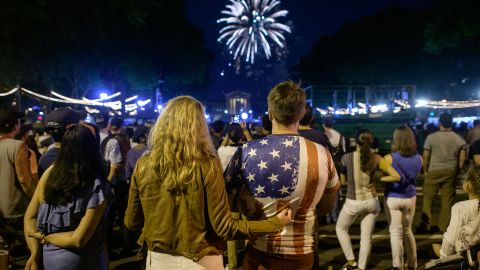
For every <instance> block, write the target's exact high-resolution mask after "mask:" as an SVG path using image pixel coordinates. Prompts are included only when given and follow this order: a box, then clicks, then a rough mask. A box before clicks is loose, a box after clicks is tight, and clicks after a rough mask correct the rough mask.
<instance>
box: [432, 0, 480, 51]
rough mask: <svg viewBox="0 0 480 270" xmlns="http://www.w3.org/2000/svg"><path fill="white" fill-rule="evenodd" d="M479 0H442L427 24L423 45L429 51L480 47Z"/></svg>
mask: <svg viewBox="0 0 480 270" xmlns="http://www.w3.org/2000/svg"><path fill="white" fill-rule="evenodd" d="M479 12H480V1H478V0H462V1H456V0H442V1H441V2H440V5H439V6H438V10H437V12H436V14H435V16H434V18H433V20H432V21H431V22H430V23H429V24H428V25H427V28H426V31H425V36H426V42H425V47H426V49H427V50H428V51H429V52H431V53H440V52H442V51H443V50H445V49H449V48H460V47H467V48H468V47H473V48H476V49H477V50H478V49H480V16H479Z"/></svg>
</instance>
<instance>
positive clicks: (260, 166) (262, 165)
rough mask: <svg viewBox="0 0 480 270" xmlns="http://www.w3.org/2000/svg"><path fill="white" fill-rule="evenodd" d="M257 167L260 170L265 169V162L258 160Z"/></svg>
mask: <svg viewBox="0 0 480 270" xmlns="http://www.w3.org/2000/svg"><path fill="white" fill-rule="evenodd" d="M257 166H258V167H259V168H260V170H262V169H266V168H267V162H265V161H263V160H260V163H258V164H257Z"/></svg>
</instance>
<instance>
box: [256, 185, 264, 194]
mask: <svg viewBox="0 0 480 270" xmlns="http://www.w3.org/2000/svg"><path fill="white" fill-rule="evenodd" d="M255 191H256V192H257V193H258V194H260V193H265V186H262V185H258V187H257V188H255Z"/></svg>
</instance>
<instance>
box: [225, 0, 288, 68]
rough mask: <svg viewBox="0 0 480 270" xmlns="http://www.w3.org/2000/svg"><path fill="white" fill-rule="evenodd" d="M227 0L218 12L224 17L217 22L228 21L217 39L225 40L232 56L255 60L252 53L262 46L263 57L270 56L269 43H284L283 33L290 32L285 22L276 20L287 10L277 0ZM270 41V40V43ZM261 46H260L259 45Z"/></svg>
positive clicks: (254, 53)
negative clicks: (227, 2) (224, 6)
mask: <svg viewBox="0 0 480 270" xmlns="http://www.w3.org/2000/svg"><path fill="white" fill-rule="evenodd" d="M229 2H230V4H228V5H227V6H226V10H223V11H222V12H221V13H222V14H224V15H226V16H227V17H225V18H221V19H219V20H217V23H226V24H227V25H226V26H225V27H223V28H222V29H221V30H220V32H219V33H220V37H219V38H218V41H219V42H222V41H225V40H226V42H225V44H226V46H227V48H228V50H229V52H230V54H232V55H233V59H235V60H237V58H238V57H240V58H242V57H244V58H245V61H246V62H251V63H254V61H255V55H256V54H257V53H259V50H263V53H264V54H265V57H266V58H267V59H269V58H270V57H271V56H272V47H273V46H278V47H280V48H284V47H285V36H284V33H285V32H287V33H291V29H290V27H289V26H288V25H285V24H282V23H279V22H278V21H277V19H278V18H280V17H285V16H286V15H287V14H288V11H287V10H279V4H280V1H278V0H229ZM272 41H273V43H272V44H270V43H271V42H272ZM259 47H260V48H259Z"/></svg>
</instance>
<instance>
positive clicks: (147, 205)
mask: <svg viewBox="0 0 480 270" xmlns="http://www.w3.org/2000/svg"><path fill="white" fill-rule="evenodd" d="M149 158H150V157H149V155H148V154H147V155H145V156H143V157H142V158H140V159H139V160H138V162H137V165H136V167H135V170H134V173H133V176H132V180H131V184H130V193H129V198H128V207H127V211H126V214H125V225H126V226H127V228H129V229H130V230H134V231H140V230H142V235H141V236H140V239H139V241H138V243H139V244H141V245H147V248H148V250H151V251H156V252H164V253H171V254H180V255H183V256H185V257H187V258H190V259H192V260H193V261H198V260H200V259H201V258H202V257H203V256H205V255H207V254H221V253H222V252H223V250H225V249H226V242H225V240H231V239H236V238H242V237H243V238H245V237H254V236H260V235H265V234H268V233H273V234H275V233H279V232H280V231H281V230H282V228H283V226H282V225H281V223H280V222H279V220H278V218H277V217H276V216H275V217H272V218H269V219H268V220H263V221H243V220H238V219H234V218H232V215H231V213H230V207H229V204H228V199H227V193H226V190H225V183H224V179H223V175H222V172H221V169H220V168H221V167H220V161H219V160H218V157H212V158H211V159H210V160H204V161H202V162H201V163H200V164H199V165H198V166H197V168H195V170H194V173H193V176H192V179H191V181H190V182H189V184H188V187H187V189H186V191H183V192H171V191H169V190H167V189H166V188H165V187H164V186H163V185H162V183H163V182H162V181H161V179H159V178H158V177H157V176H156V174H155V172H154V169H153V168H152V167H151V166H150V164H149V163H150V162H149ZM213 166H216V167H217V168H213Z"/></svg>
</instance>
